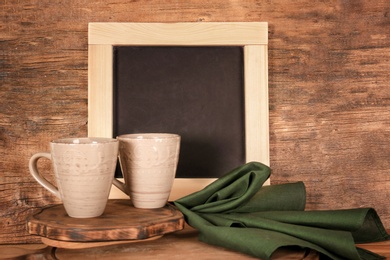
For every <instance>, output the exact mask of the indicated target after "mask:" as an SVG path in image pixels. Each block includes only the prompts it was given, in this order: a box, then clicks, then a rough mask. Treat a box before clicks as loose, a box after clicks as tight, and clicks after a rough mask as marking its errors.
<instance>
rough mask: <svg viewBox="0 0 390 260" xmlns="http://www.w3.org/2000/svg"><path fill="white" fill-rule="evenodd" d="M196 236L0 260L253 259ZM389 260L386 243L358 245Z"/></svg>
mask: <svg viewBox="0 0 390 260" xmlns="http://www.w3.org/2000/svg"><path fill="white" fill-rule="evenodd" d="M197 235H198V232H197V231H196V230H194V229H192V228H191V227H189V226H186V227H185V229H184V230H182V231H178V232H175V233H171V234H167V235H164V236H163V237H161V238H159V239H156V240H150V241H144V242H135V243H125V244H116V245H107V246H100V247H94V248H82V249H65V248H54V247H50V246H47V245H45V244H27V245H0V251H1V254H0V259H82V260H88V259H115V260H121V259H142V260H149V259H171V260H176V259H177V260H179V259H180V260H182V259H197V260H200V259H224V260H233V259H234V260H236V259H256V258H253V257H250V256H248V255H244V254H241V253H239V252H234V251H231V250H227V249H224V248H220V247H215V246H211V245H208V244H205V243H203V242H200V241H198V238H197ZM359 246H360V247H362V248H365V249H368V250H370V251H373V252H375V253H378V254H380V255H383V256H386V257H388V258H390V241H386V242H379V243H371V244H365V245H359ZM272 259H279V260H281V259H286V260H289V259H306V260H311V259H319V257H318V254H317V253H316V252H315V251H305V250H296V251H293V250H291V251H287V250H285V251H282V250H279V251H277V252H276V253H275V254H274V256H273V258H272Z"/></svg>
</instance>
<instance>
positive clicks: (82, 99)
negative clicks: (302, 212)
mask: <svg viewBox="0 0 390 260" xmlns="http://www.w3.org/2000/svg"><path fill="white" fill-rule="evenodd" d="M203 21H207V22H224V21H266V22H269V31H270V32H269V99H270V146H271V168H272V169H273V175H272V183H274V184H277V183H285V182H294V181H304V182H305V184H306V187H307V209H339V208H350V207H374V208H376V209H377V211H378V213H379V214H380V216H381V218H382V220H383V221H384V223H385V225H386V227H387V228H390V110H389V107H390V86H389V82H390V73H389V71H390V2H389V1H388V0H377V1H363V0H329V1H312V0H298V1H288V0H274V1H260V0H257V1H256V0H215V1H204V0H188V1H176V0H172V1H168V0H150V1H127V0H115V1H113V0H69V1H59V0H39V1H36V0H24V1H19V0H3V1H1V3H0V243H31V242H36V241H37V239H36V238H33V237H31V236H29V235H28V234H26V231H25V230H26V229H25V220H26V216H28V215H29V214H31V213H32V212H34V210H36V209H38V208H40V207H42V206H45V205H49V204H53V203H57V202H58V201H57V200H56V199H55V198H54V196H52V195H51V194H49V193H48V192H47V191H46V190H44V189H43V188H41V187H40V186H39V185H38V184H37V183H36V182H35V181H34V180H33V179H32V177H30V175H29V172H28V159H29V157H30V156H31V155H32V154H33V153H35V152H38V151H45V150H48V142H49V141H50V140H51V139H53V138H58V137H65V136H85V135H86V134H87V26H88V22H203ZM41 167H42V169H43V171H44V172H45V174H48V175H50V176H52V172H51V169H50V165H49V164H47V163H42V164H41Z"/></svg>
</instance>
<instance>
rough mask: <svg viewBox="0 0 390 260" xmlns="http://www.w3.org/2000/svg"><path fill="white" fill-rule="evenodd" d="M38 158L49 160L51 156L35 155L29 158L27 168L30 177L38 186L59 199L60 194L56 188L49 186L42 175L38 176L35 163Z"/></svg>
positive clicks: (45, 154) (46, 154)
mask: <svg viewBox="0 0 390 260" xmlns="http://www.w3.org/2000/svg"><path fill="white" fill-rule="evenodd" d="M40 158H46V159H49V160H51V154H50V153H36V154H34V155H33V156H32V157H31V158H30V161H29V164H28V166H29V169H30V173H31V175H32V176H33V177H34V179H35V180H36V181H37V182H38V183H39V184H40V185H42V186H43V187H44V188H45V189H47V190H48V191H50V192H51V193H53V194H54V195H55V196H56V197H57V198H59V199H61V195H60V192H59V191H58V189H57V188H56V187H54V185H53V184H51V183H50V182H49V181H47V180H46V179H45V177H43V176H42V175H40V174H39V171H38V166H37V163H38V160H39V159H40Z"/></svg>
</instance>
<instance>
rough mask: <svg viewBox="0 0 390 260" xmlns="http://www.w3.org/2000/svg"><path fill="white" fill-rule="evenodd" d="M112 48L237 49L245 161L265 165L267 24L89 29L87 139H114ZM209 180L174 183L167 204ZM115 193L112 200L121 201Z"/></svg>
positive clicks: (93, 26)
mask: <svg viewBox="0 0 390 260" xmlns="http://www.w3.org/2000/svg"><path fill="white" fill-rule="evenodd" d="M114 46H241V47H242V48H243V53H244V64H243V67H244V99H245V100H244V102H245V118H244V119H245V137H246V138H245V153H246V161H247V162H249V161H259V162H262V163H264V164H266V165H269V129H268V128H269V123H268V109H269V108H268V24H267V23H266V22H226V23H225V22H224V23H217V22H196V23H90V24H89V28H88V136H95V137H97V136H100V137H112V135H113V47H114ZM214 180H215V179H213V178H202V179H192V178H181V179H179V178H176V180H175V183H174V187H173V190H172V194H171V197H170V199H171V200H174V199H177V198H179V197H182V196H184V195H186V194H189V193H192V192H194V191H197V190H200V189H201V188H203V187H204V186H206V185H207V184H209V183H211V182H212V181H214ZM123 196H124V195H123V194H121V192H119V191H118V190H116V189H115V188H113V189H112V191H111V195H110V197H111V198H118V197H123Z"/></svg>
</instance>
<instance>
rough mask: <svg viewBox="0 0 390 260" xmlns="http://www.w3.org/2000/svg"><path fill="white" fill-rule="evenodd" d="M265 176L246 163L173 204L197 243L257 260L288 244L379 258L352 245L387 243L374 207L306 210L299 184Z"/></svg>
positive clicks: (325, 253)
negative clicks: (277, 181)
mask: <svg viewBox="0 0 390 260" xmlns="http://www.w3.org/2000/svg"><path fill="white" fill-rule="evenodd" d="M270 173H271V170H270V168H269V167H268V166H266V165H264V164H261V163H258V162H251V163H247V164H245V165H242V166H240V167H238V168H236V169H234V170H232V171H231V172H229V173H227V174H226V175H225V176H223V177H221V178H219V179H218V180H216V181H215V182H213V183H211V184H210V185H208V186H207V187H205V188H204V189H203V190H200V191H198V192H195V193H193V194H190V195H188V196H185V197H183V198H180V199H178V200H176V201H174V204H175V205H176V207H177V208H178V209H179V210H180V211H181V212H182V213H183V214H184V216H185V220H186V222H187V223H188V224H189V225H190V226H192V227H194V228H195V229H197V230H198V231H199V233H200V234H199V239H200V240H201V241H203V242H206V243H209V244H212V245H217V246H221V247H225V248H229V249H232V250H236V251H240V252H243V253H246V254H249V255H252V256H255V257H259V258H261V259H270V257H271V255H272V254H273V253H274V251H275V250H277V249H278V248H281V247H290V246H299V247H301V248H311V249H314V250H316V251H317V252H319V253H320V254H321V256H322V257H324V258H325V259H329V258H330V259H367V260H370V259H384V258H383V257H381V256H379V255H377V254H375V253H372V252H370V251H367V250H364V249H361V248H357V247H356V246H355V243H367V242H377V241H384V240H388V239H390V237H389V235H388V234H387V232H386V230H385V228H384V227H383V225H382V223H381V221H380V219H379V217H378V215H377V213H376V212H375V210H374V209H372V208H359V209H348V210H329V211H305V210H304V209H305V204H306V191H305V186H304V184H303V183H302V182H298V183H288V184H280V185H270V186H263V184H264V182H265V181H266V180H267V179H268V178H269V176H270ZM321 259H322V258H321Z"/></svg>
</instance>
